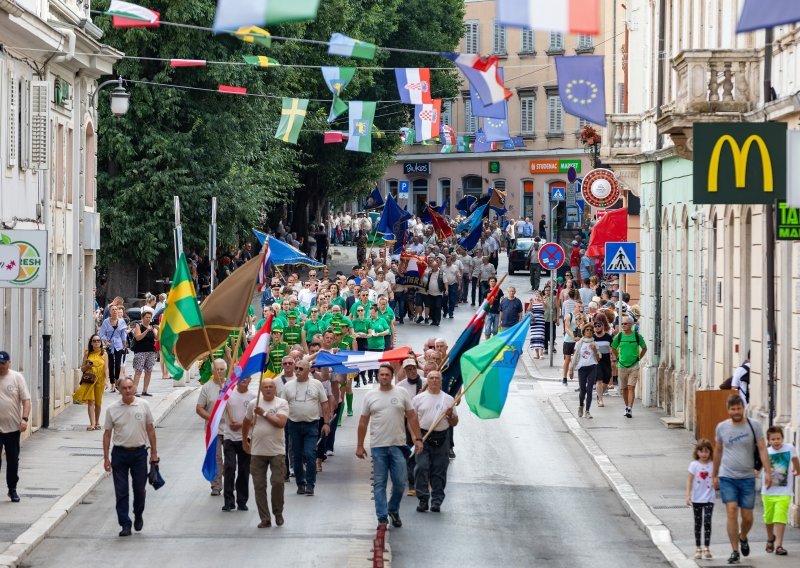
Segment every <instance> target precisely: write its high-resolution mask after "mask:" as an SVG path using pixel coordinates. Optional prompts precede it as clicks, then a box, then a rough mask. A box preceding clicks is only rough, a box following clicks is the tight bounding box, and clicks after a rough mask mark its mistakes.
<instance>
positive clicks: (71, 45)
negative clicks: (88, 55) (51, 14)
mask: <svg viewBox="0 0 800 568" xmlns="http://www.w3.org/2000/svg"><path fill="white" fill-rule="evenodd" d="M63 34H64V37H65V38H66V39H67V48H66V52H65V53H64V55H57V56H56V57H54V58H53V59H52V60H51V63H64V62H66V61H72V58H73V57H75V40H76V36H75V32H74V31H72V30H71V29H68V30H64V32H63Z"/></svg>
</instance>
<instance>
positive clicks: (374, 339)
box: [367, 316, 389, 351]
mask: <svg viewBox="0 0 800 568" xmlns="http://www.w3.org/2000/svg"><path fill="white" fill-rule="evenodd" d="M369 328H370V329H371V330H373V331H374V332H375V333H381V332H383V331H388V330H389V324H388V323H386V320H385V319H383V318H382V317H380V316H378V317H377V318H375V319H374V320H370V323H369ZM384 337H385V336H383V335H380V336H372V335H371V336H369V337H368V338H367V348H368V349H377V350H380V351H383V350H384V348H385V347H386V340H385V339H384Z"/></svg>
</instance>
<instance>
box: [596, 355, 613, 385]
mask: <svg viewBox="0 0 800 568" xmlns="http://www.w3.org/2000/svg"><path fill="white" fill-rule="evenodd" d="M596 379H597V380H598V381H602V382H603V384H606V385H607V384H608V383H610V382H611V359H608V358H606V357H602V358H601V359H600V363H598V365H597V376H596Z"/></svg>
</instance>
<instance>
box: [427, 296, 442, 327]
mask: <svg viewBox="0 0 800 568" xmlns="http://www.w3.org/2000/svg"><path fill="white" fill-rule="evenodd" d="M428 307H429V308H430V309H431V324H432V325H439V323H440V322H441V321H442V296H432V295H430V294H428Z"/></svg>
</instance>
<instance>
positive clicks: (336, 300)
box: [331, 296, 347, 311]
mask: <svg viewBox="0 0 800 568" xmlns="http://www.w3.org/2000/svg"><path fill="white" fill-rule="evenodd" d="M331 306H339V307H340V308H342V311H344V310H346V309H347V301H346V300H345V299H344V298H342V297H341V296H337V297H336V298H333V299H332V300H331Z"/></svg>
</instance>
